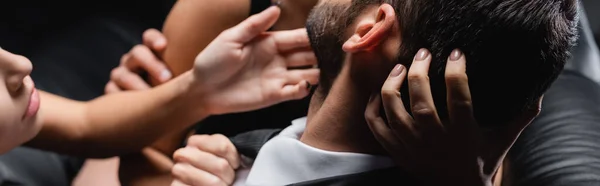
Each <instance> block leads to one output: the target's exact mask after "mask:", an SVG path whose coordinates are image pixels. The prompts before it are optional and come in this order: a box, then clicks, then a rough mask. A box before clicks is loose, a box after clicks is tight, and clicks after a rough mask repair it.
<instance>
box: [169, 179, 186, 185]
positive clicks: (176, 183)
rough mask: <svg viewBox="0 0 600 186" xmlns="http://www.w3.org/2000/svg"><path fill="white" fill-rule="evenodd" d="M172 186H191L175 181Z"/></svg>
mask: <svg viewBox="0 0 600 186" xmlns="http://www.w3.org/2000/svg"><path fill="white" fill-rule="evenodd" d="M171 186H191V185H188V184H185V183H183V182H181V181H179V180H173V182H172V183H171Z"/></svg>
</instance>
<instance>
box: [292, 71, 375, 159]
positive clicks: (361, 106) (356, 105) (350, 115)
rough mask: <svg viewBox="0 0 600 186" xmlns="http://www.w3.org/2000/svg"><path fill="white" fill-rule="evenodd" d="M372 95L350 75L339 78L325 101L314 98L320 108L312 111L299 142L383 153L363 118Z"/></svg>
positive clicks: (314, 103)
mask: <svg viewBox="0 0 600 186" xmlns="http://www.w3.org/2000/svg"><path fill="white" fill-rule="evenodd" d="M340 76H342V75H341V74H340ZM316 94H318V93H316ZM369 94H370V92H369V91H368V90H366V89H365V88H364V87H361V86H359V85H358V84H357V83H356V82H353V81H352V80H351V79H350V78H340V79H338V80H336V82H335V83H334V85H333V87H332V88H331V89H330V92H329V94H328V95H327V97H326V98H325V99H324V100H323V99H313V100H312V101H311V109H317V108H318V109H317V110H312V111H314V112H312V113H309V116H308V117H309V118H308V120H307V121H308V122H307V124H306V130H305V131H304V133H303V135H302V137H301V138H300V141H301V142H303V143H305V144H307V145H310V146H312V147H315V148H318V149H322V150H328V151H336V152H356V153H366V154H383V153H384V151H383V148H382V147H381V146H380V144H379V143H378V142H377V140H376V139H375V138H374V136H373V134H372V133H371V130H370V129H369V126H368V125H367V123H366V121H365V117H364V112H365V108H366V105H367V103H368V101H369V96H370V95H369ZM315 96H317V97H318V96H321V95H315Z"/></svg>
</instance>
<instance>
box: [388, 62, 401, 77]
mask: <svg viewBox="0 0 600 186" xmlns="http://www.w3.org/2000/svg"><path fill="white" fill-rule="evenodd" d="M402 70H404V65H401V64H397V65H396V66H395V67H394V69H392V73H390V77H397V76H399V75H400V74H401V73H402Z"/></svg>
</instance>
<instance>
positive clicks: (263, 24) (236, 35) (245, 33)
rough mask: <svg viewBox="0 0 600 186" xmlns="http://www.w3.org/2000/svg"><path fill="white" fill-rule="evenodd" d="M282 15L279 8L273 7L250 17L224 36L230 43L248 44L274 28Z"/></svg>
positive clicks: (225, 32) (227, 31)
mask: <svg viewBox="0 0 600 186" xmlns="http://www.w3.org/2000/svg"><path fill="white" fill-rule="evenodd" d="M280 14H281V10H280V9H279V7H276V6H271V7H269V8H267V9H266V10H264V11H262V12H261V13H258V14H255V15H253V16H250V17H249V18H248V19H246V20H244V21H243V22H241V23H240V24H238V25H237V26H234V27H232V28H230V29H228V30H226V31H224V35H226V37H227V39H228V40H230V41H233V42H237V43H247V42H249V41H250V40H252V39H254V38H255V37H256V36H258V35H259V34H261V33H263V32H265V31H267V30H268V29H269V28H270V27H271V26H273V24H275V22H276V21H277V18H279V15H280Z"/></svg>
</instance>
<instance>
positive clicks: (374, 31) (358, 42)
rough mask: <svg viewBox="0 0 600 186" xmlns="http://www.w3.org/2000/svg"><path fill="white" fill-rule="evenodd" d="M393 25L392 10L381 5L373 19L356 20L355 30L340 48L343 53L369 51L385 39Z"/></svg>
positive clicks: (394, 16) (394, 17)
mask: <svg viewBox="0 0 600 186" xmlns="http://www.w3.org/2000/svg"><path fill="white" fill-rule="evenodd" d="M395 23H396V13H395V11H394V8H393V7H392V6H391V5H389V4H382V5H381V6H379V7H378V8H377V15H376V16H375V17H366V18H363V19H360V18H359V20H357V26H356V30H355V31H354V33H353V34H352V36H350V38H349V39H348V40H347V41H346V42H345V43H344V45H343V46H342V48H343V50H344V51H345V52H350V53H353V52H358V51H362V50H371V49H373V48H375V47H376V46H377V45H379V44H380V43H381V42H382V41H383V40H384V39H385V38H386V36H387V34H389V32H390V31H392V28H393V27H394V24H395Z"/></svg>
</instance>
